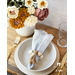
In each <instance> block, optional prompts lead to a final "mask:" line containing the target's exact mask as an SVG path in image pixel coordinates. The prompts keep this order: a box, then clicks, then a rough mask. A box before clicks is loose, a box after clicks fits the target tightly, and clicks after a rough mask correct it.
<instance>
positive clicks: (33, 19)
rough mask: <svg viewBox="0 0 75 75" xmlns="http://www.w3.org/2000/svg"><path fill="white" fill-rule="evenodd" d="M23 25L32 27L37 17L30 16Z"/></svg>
mask: <svg viewBox="0 0 75 75" xmlns="http://www.w3.org/2000/svg"><path fill="white" fill-rule="evenodd" d="M24 23H25V24H26V25H28V26H34V25H36V23H37V17H35V16H33V15H31V16H29V17H28V18H27V19H26V20H25V22H24Z"/></svg>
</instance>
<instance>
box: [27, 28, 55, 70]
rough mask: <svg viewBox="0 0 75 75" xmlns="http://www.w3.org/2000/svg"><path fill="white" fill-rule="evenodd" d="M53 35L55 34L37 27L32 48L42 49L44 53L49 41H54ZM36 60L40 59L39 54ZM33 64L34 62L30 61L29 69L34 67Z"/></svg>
mask: <svg viewBox="0 0 75 75" xmlns="http://www.w3.org/2000/svg"><path fill="white" fill-rule="evenodd" d="M53 37H54V36H53V35H52V34H48V33H47V32H45V31H44V30H43V31H42V30H37V29H35V30H34V35H33V39H32V50H33V51H35V50H37V51H40V52H41V53H42V54H43V52H44V51H45V49H46V48H47V46H48V45H49V43H50V42H51V41H52V39H53ZM36 60H37V61H38V60H39V56H37V55H36ZM38 63H39V62H38ZM33 66H34V64H29V63H28V69H31V68H33Z"/></svg>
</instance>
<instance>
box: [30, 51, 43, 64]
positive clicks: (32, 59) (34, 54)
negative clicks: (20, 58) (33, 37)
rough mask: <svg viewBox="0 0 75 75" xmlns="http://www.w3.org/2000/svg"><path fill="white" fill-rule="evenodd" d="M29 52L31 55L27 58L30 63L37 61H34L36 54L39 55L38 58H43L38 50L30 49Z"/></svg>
mask: <svg viewBox="0 0 75 75" xmlns="http://www.w3.org/2000/svg"><path fill="white" fill-rule="evenodd" d="M29 54H30V55H31V57H30V59H29V63H30V64H37V63H38V61H36V55H38V56H39V57H40V59H42V58H43V55H42V53H41V52H39V51H37V50H35V51H33V50H30V51H29Z"/></svg>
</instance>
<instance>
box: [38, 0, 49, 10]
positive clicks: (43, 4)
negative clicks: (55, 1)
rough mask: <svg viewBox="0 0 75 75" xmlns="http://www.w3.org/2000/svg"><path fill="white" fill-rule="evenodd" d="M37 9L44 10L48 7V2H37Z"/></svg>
mask: <svg viewBox="0 0 75 75" xmlns="http://www.w3.org/2000/svg"><path fill="white" fill-rule="evenodd" d="M37 3H38V8H40V9H44V8H47V7H48V2H47V1H46V0H37Z"/></svg>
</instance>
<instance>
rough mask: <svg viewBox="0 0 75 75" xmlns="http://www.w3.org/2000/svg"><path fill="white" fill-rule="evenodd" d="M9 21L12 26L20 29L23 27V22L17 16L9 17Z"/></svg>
mask: <svg viewBox="0 0 75 75" xmlns="http://www.w3.org/2000/svg"><path fill="white" fill-rule="evenodd" d="M9 22H10V25H11V27H12V28H15V29H20V28H22V27H24V24H23V22H22V21H21V20H20V19H19V18H18V17H17V18H15V19H12V18H10V20H9Z"/></svg>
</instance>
